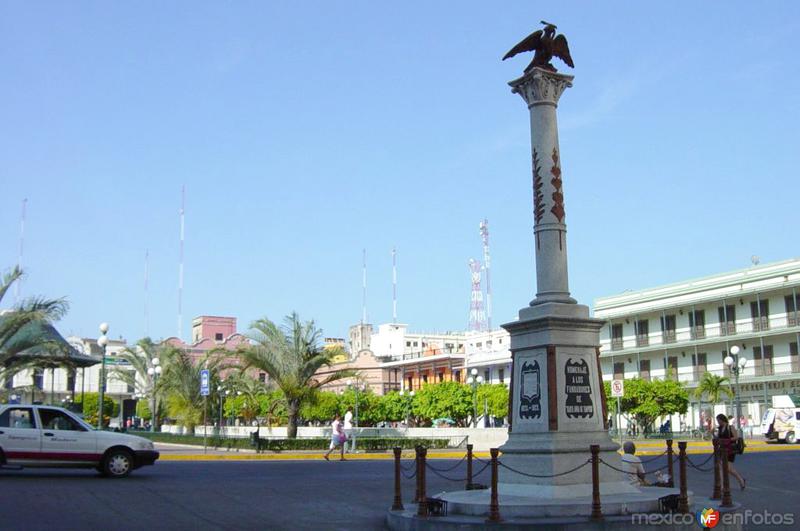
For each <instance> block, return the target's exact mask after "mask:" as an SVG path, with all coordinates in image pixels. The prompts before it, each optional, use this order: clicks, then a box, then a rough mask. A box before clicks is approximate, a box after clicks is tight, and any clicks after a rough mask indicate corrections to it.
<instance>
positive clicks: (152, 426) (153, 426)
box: [150, 372, 158, 433]
mask: <svg viewBox="0 0 800 531" xmlns="http://www.w3.org/2000/svg"><path fill="white" fill-rule="evenodd" d="M157 380H158V374H156V373H155V372H154V373H153V410H152V411H151V412H150V432H151V433H155V431H156V410H157V409H158V402H157V399H156V381H157Z"/></svg>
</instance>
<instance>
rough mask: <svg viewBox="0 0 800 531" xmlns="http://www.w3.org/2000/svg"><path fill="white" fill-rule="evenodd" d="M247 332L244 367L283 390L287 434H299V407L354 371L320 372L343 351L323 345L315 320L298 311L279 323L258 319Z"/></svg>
mask: <svg viewBox="0 0 800 531" xmlns="http://www.w3.org/2000/svg"><path fill="white" fill-rule="evenodd" d="M250 328H251V330H250V333H249V334H248V336H249V338H250V340H251V342H252V344H250V345H248V346H246V347H244V348H243V349H242V350H241V351H240V357H241V359H242V361H243V362H244V364H245V368H246V369H247V368H250V367H255V368H258V369H260V370H262V371H264V372H266V373H267V374H269V377H270V380H271V381H272V382H274V383H275V385H276V386H277V387H278V388H279V389H280V390H281V391H282V392H283V400H284V402H285V405H286V415H287V423H288V429H287V432H288V436H289V438H290V439H294V438H296V437H297V419H298V417H299V416H300V408H301V407H302V406H303V404H304V403H305V402H306V401H308V400H309V399H310V398H311V397H312V396H313V393H314V392H315V390H317V389H319V388H320V387H322V386H324V385H326V384H328V383H330V382H334V381H336V380H341V379H342V378H347V377H349V376H354V375H355V372H354V371H352V370H331V371H330V372H329V373H328V374H326V375H324V376H318V375H317V371H319V370H320V369H324V368H325V367H330V366H331V364H332V360H333V358H335V357H336V356H338V355H340V354H343V351H342V350H341V349H340V348H336V347H334V348H323V347H322V346H321V345H320V342H321V339H322V331H321V330H319V329H318V328H317V327H316V326H315V324H314V321H307V322H303V321H301V320H300V317H299V316H298V315H297V313H292V314H291V315H289V316H287V317H286V319H285V324H284V325H283V326H278V325H276V324H275V323H273V322H272V321H270V320H269V319H259V320H258V321H256V322H254V323H253V324H252V325H251V327H250Z"/></svg>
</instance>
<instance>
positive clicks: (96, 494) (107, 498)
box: [0, 451, 800, 531]
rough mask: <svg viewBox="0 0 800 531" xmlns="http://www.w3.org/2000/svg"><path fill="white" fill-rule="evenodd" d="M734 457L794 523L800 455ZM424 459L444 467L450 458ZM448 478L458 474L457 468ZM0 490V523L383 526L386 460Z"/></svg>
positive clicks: (757, 505) (697, 480) (47, 479)
mask: <svg viewBox="0 0 800 531" xmlns="http://www.w3.org/2000/svg"><path fill="white" fill-rule="evenodd" d="M693 458H695V459H696V461H698V462H699V461H700V460H701V459H699V458H696V457H695V456H693ZM739 459H740V461H741V462H737V465H739V466H740V469H741V470H742V471H743V472H744V474H745V476H746V477H747V478H748V487H747V490H746V491H745V492H744V493H740V492H739V491H738V489H736V490H735V491H734V500H736V501H742V502H743V503H744V504H745V505H746V506H747V507H749V508H751V509H753V510H764V509H767V510H769V511H771V512H781V513H783V512H786V511H790V510H792V509H794V510H795V511H798V518H797V521H798V522H799V524H798V525H800V508H798V506H797V504H796V500H797V497H798V493H800V488H798V486H797V479H796V478H797V470H798V466H799V465H800V452H795V451H791V452H778V453H763V454H752V455H745V456H743V457H740V458H739ZM432 463H433V465H434V466H436V467H439V468H445V467H449V466H452V465H453V464H454V463H455V461H447V460H437V461H433V462H432ZM663 463H664V461H663V460H656V461H654V462H652V463H648V464H647V466H648V468H656V467H658V466H660V465H662V464H663ZM446 475H447V476H452V477H458V476H463V475H464V467H463V465H462V466H459V468H457V469H455V470H453V471H451V472H448V473H447V474H446ZM428 478H429V481H428V483H429V492H434V493H435V492H437V491H441V490H452V488H453V486H454V485H455V484H454V483H450V482H448V481H446V480H444V479H441V478H438V477H436V476H435V475H433V474H432V473H430V472H429V474H428ZM484 478H488V476H486V475H483V476H482V477H481V478H479V479H478V480H480V481H484ZM485 481H487V482H488V479H486V480H485ZM711 481H712V479H711V477H710V475H709V474H701V473H700V472H696V471H691V472H690V476H689V488H690V489H693V490H696V491H698V492H700V493H702V494H708V493H710V490H711ZM404 488H405V491H404V495H405V496H404V498H405V499H406V500H407V499H408V497H409V495H410V494H411V493H412V489H413V481H405V482H404ZM0 493H2V495H0V515H3V516H2V520H1V521H2V524H0V527H2V529H20V530H22V529H25V530H38V529H41V530H48V531H49V530H53V529H58V530H61V529H66V530H73V529H74V530H78V529H80V530H84V529H89V530H98V531H99V530H104V531H106V530H109V531H111V530H123V529H124V530H129V529H147V530H148V531H155V530H162V529H170V530H172V529H176V530H177V529H181V530H183V529H190V530H192V531H199V530H205V529H242V530H249V529H324V530H331V529H383V517H384V512H385V510H386V509H387V508H388V507H389V505H390V504H391V497H392V463H391V462H389V461H348V462H344V463H341V462H318V461H295V462H286V461H261V462H249V461H248V462H163V463H157V464H156V465H155V466H153V467H147V468H143V469H141V470H137V471H136V472H134V473H133V474H132V475H131V476H130V477H129V478H127V479H124V480H107V479H102V478H100V477H98V476H97V475H96V474H95V473H94V472H92V471H84V470H44V469H38V470H36V469H28V470H23V471H7V470H4V471H0ZM795 528H797V527H795ZM747 529H755V527H747Z"/></svg>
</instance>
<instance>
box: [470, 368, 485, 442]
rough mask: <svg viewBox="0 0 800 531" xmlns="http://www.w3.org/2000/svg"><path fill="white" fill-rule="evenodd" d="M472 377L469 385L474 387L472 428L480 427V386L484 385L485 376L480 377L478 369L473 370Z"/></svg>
mask: <svg viewBox="0 0 800 531" xmlns="http://www.w3.org/2000/svg"><path fill="white" fill-rule="evenodd" d="M469 373H470V375H471V376H470V377H469V378H467V383H468V384H469V385H470V386H472V427H473V428H477V427H478V386H479V385H481V384H482V383H483V376H478V369H476V368H474V367H473V368H472V370H471V371H469Z"/></svg>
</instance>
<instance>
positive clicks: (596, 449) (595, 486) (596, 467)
mask: <svg viewBox="0 0 800 531" xmlns="http://www.w3.org/2000/svg"><path fill="white" fill-rule="evenodd" d="M589 450H590V451H591V452H592V520H602V519H603V511H602V509H601V507H600V445H599V444H593V445H591V446H589Z"/></svg>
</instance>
